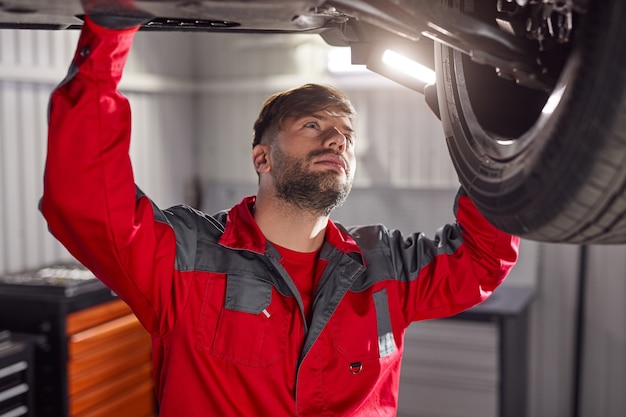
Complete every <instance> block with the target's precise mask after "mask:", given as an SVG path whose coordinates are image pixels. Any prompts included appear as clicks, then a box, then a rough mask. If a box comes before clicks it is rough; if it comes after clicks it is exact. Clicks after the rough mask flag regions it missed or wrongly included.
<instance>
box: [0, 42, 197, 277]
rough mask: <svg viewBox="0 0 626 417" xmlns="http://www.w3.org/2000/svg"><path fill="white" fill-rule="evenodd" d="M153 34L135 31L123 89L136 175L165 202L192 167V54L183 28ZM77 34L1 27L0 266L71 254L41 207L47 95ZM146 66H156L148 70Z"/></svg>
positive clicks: (180, 189)
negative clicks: (128, 108)
mask: <svg viewBox="0 0 626 417" xmlns="http://www.w3.org/2000/svg"><path fill="white" fill-rule="evenodd" d="M151 35H155V36H151V37H150V38H147V37H145V36H144V34H139V35H137V41H136V43H135V46H134V48H133V53H132V56H131V58H130V59H129V63H128V71H127V73H126V75H125V77H124V81H123V88H122V91H123V92H125V94H126V95H127V96H128V97H129V100H130V101H131V105H132V107H133V119H134V121H135V122H136V123H135V124H134V127H133V139H134V140H133V144H132V148H131V156H132V158H133V161H134V164H135V174H136V180H137V183H138V184H140V186H141V188H142V189H143V190H144V191H145V192H146V193H148V194H149V195H150V196H151V197H152V198H153V199H154V200H155V201H156V202H157V203H158V204H161V205H163V206H168V205H171V204H174V203H176V202H181V201H185V199H186V198H187V195H186V194H185V191H186V188H185V185H187V184H189V183H190V182H191V181H192V179H193V177H194V175H195V165H194V144H193V139H194V132H195V128H194V123H195V119H194V98H193V96H192V95H191V94H190V93H189V92H190V91H192V85H191V84H190V82H189V81H188V80H189V77H190V75H191V74H192V73H193V71H194V67H193V61H192V58H193V55H192V51H191V47H186V46H185V45H186V44H188V43H190V41H189V42H186V39H185V37H184V36H183V35H180V34H177V35H175V36H163V34H151ZM77 37H78V32H47V31H11V30H1V31H0V196H2V197H1V198H0V273H7V272H16V271H21V270H24V269H29V268H36V267H40V266H42V265H45V264H49V263H53V262H59V261H64V260H68V259H70V257H69V255H68V254H67V253H66V252H65V250H64V249H63V248H62V247H61V246H60V245H59V244H58V243H57V242H56V240H54V239H53V238H52V237H51V236H50V235H49V234H48V232H47V229H46V226H45V222H44V221H43V218H42V216H41V215H40V213H39V211H38V208H37V207H38V201H39V198H40V196H41V193H42V175H43V166H44V161H45V150H46V134H47V105H48V98H49V95H50V93H51V91H52V89H53V88H54V86H55V85H56V84H57V83H58V82H60V81H61V80H62V79H63V77H64V76H65V73H66V69H67V68H68V66H69V64H70V62H71V58H72V56H73V53H74V47H75V44H76V41H77ZM173 44H175V45H176V47H174V45H173ZM170 45H172V46H170ZM181 46H182V47H181ZM160 47H162V48H163V49H159V48H160ZM164 51H167V54H168V55H167V56H163V55H162V53H163V52H164ZM159 62H162V63H163V64H162V65H157V63H159ZM148 69H149V70H151V71H152V69H157V71H152V73H151V74H150V75H145V72H146V71H147V70H148ZM155 72H156V73H155ZM181 84H182V85H183V86H187V87H186V88H183V89H182V93H181V92H180V91H178V90H177V88H176V87H177V86H179V85H181Z"/></svg>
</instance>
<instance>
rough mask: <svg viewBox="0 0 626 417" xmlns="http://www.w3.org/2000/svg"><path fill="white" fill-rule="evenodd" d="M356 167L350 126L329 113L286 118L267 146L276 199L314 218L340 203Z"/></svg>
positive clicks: (320, 112) (348, 191)
mask: <svg viewBox="0 0 626 417" xmlns="http://www.w3.org/2000/svg"><path fill="white" fill-rule="evenodd" d="M355 168H356V159H355V156H354V130H353V128H352V123H351V121H350V119H349V118H348V117H346V116H344V115H342V114H338V113H335V112H332V111H325V110H324V111H319V112H316V113H314V114H312V115H310V116H305V117H298V118H289V119H286V120H285V121H284V122H283V126H282V129H281V130H280V132H279V133H278V135H277V138H276V141H275V143H274V144H273V145H272V169H271V172H270V173H271V175H272V178H273V180H274V185H275V187H276V193H277V196H278V197H279V198H281V199H283V200H285V201H287V202H289V203H290V204H293V205H295V206H297V207H299V208H301V209H303V210H307V211H310V212H313V213H316V214H321V215H328V214H330V212H331V211H332V210H333V209H334V208H336V207H338V206H340V205H341V204H342V203H343V202H344V201H345V199H346V197H347V196H348V194H349V193H350V189H351V188H352V182H353V180H354V170H355Z"/></svg>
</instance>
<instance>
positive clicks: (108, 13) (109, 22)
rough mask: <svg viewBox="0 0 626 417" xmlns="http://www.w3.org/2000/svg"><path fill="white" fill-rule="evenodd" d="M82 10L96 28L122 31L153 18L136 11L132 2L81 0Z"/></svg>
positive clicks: (130, 0)
mask: <svg viewBox="0 0 626 417" xmlns="http://www.w3.org/2000/svg"><path fill="white" fill-rule="evenodd" d="M81 2H82V4H83V9H84V10H85V13H86V14H87V16H89V18H90V19H91V20H92V21H93V22H94V23H95V24H97V25H98V26H101V27H103V28H107V29H115V30H124V29H130V28H133V27H136V26H141V25H143V24H145V23H147V22H149V21H150V20H152V19H153V18H154V16H152V15H151V14H149V13H147V12H145V11H143V10H141V9H138V8H137V7H136V6H135V4H134V3H135V2H134V1H132V0H81Z"/></svg>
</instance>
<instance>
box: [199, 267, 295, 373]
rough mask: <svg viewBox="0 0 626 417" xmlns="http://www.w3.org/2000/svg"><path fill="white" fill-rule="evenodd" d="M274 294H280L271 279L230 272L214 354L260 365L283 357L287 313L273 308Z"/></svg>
mask: <svg viewBox="0 0 626 417" xmlns="http://www.w3.org/2000/svg"><path fill="white" fill-rule="evenodd" d="M273 295H275V296H276V297H278V294H277V293H275V290H274V289H273V287H272V285H271V284H270V283H269V282H265V281H261V280H259V279H258V278H256V277H254V276H246V275H228V276H227V277H226V289H225V294H224V298H223V305H222V308H221V311H220V312H219V318H218V322H217V328H216V331H215V338H214V339H213V344H212V347H211V355H213V356H215V357H217V358H219V359H222V360H225V361H228V362H232V363H236V364H239V365H244V366H250V367H257V368H262V367H267V366H269V365H272V364H273V363H276V362H278V361H280V360H281V358H282V357H283V355H284V352H285V338H286V337H287V331H288V314H287V312H285V311H281V310H282V309H279V308H276V309H274V308H273V305H272V296H273ZM279 304H280V303H279V302H276V303H274V305H275V306H278V305H279Z"/></svg>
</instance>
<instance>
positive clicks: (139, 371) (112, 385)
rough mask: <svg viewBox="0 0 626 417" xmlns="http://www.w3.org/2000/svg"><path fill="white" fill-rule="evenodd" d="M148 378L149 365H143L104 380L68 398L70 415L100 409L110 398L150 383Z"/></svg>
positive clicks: (149, 375)
mask: <svg viewBox="0 0 626 417" xmlns="http://www.w3.org/2000/svg"><path fill="white" fill-rule="evenodd" d="M150 378H151V367H150V364H149V363H144V364H143V365H140V366H137V367H135V368H131V369H129V370H127V371H126V372H123V373H121V374H118V375H116V377H115V378H114V379H108V380H105V381H103V382H102V383H100V384H97V385H94V386H93V387H92V388H90V389H88V390H84V391H81V392H80V393H78V394H75V395H72V396H71V397H70V415H72V416H75V415H80V414H81V413H84V412H86V411H87V410H89V409H94V408H102V407H103V406H105V403H107V402H109V401H110V400H111V399H112V398H117V397H119V396H121V395H124V394H125V393H126V392H128V391H129V390H132V389H133V388H134V387H136V386H139V385H141V384H143V383H145V382H146V381H150Z"/></svg>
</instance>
